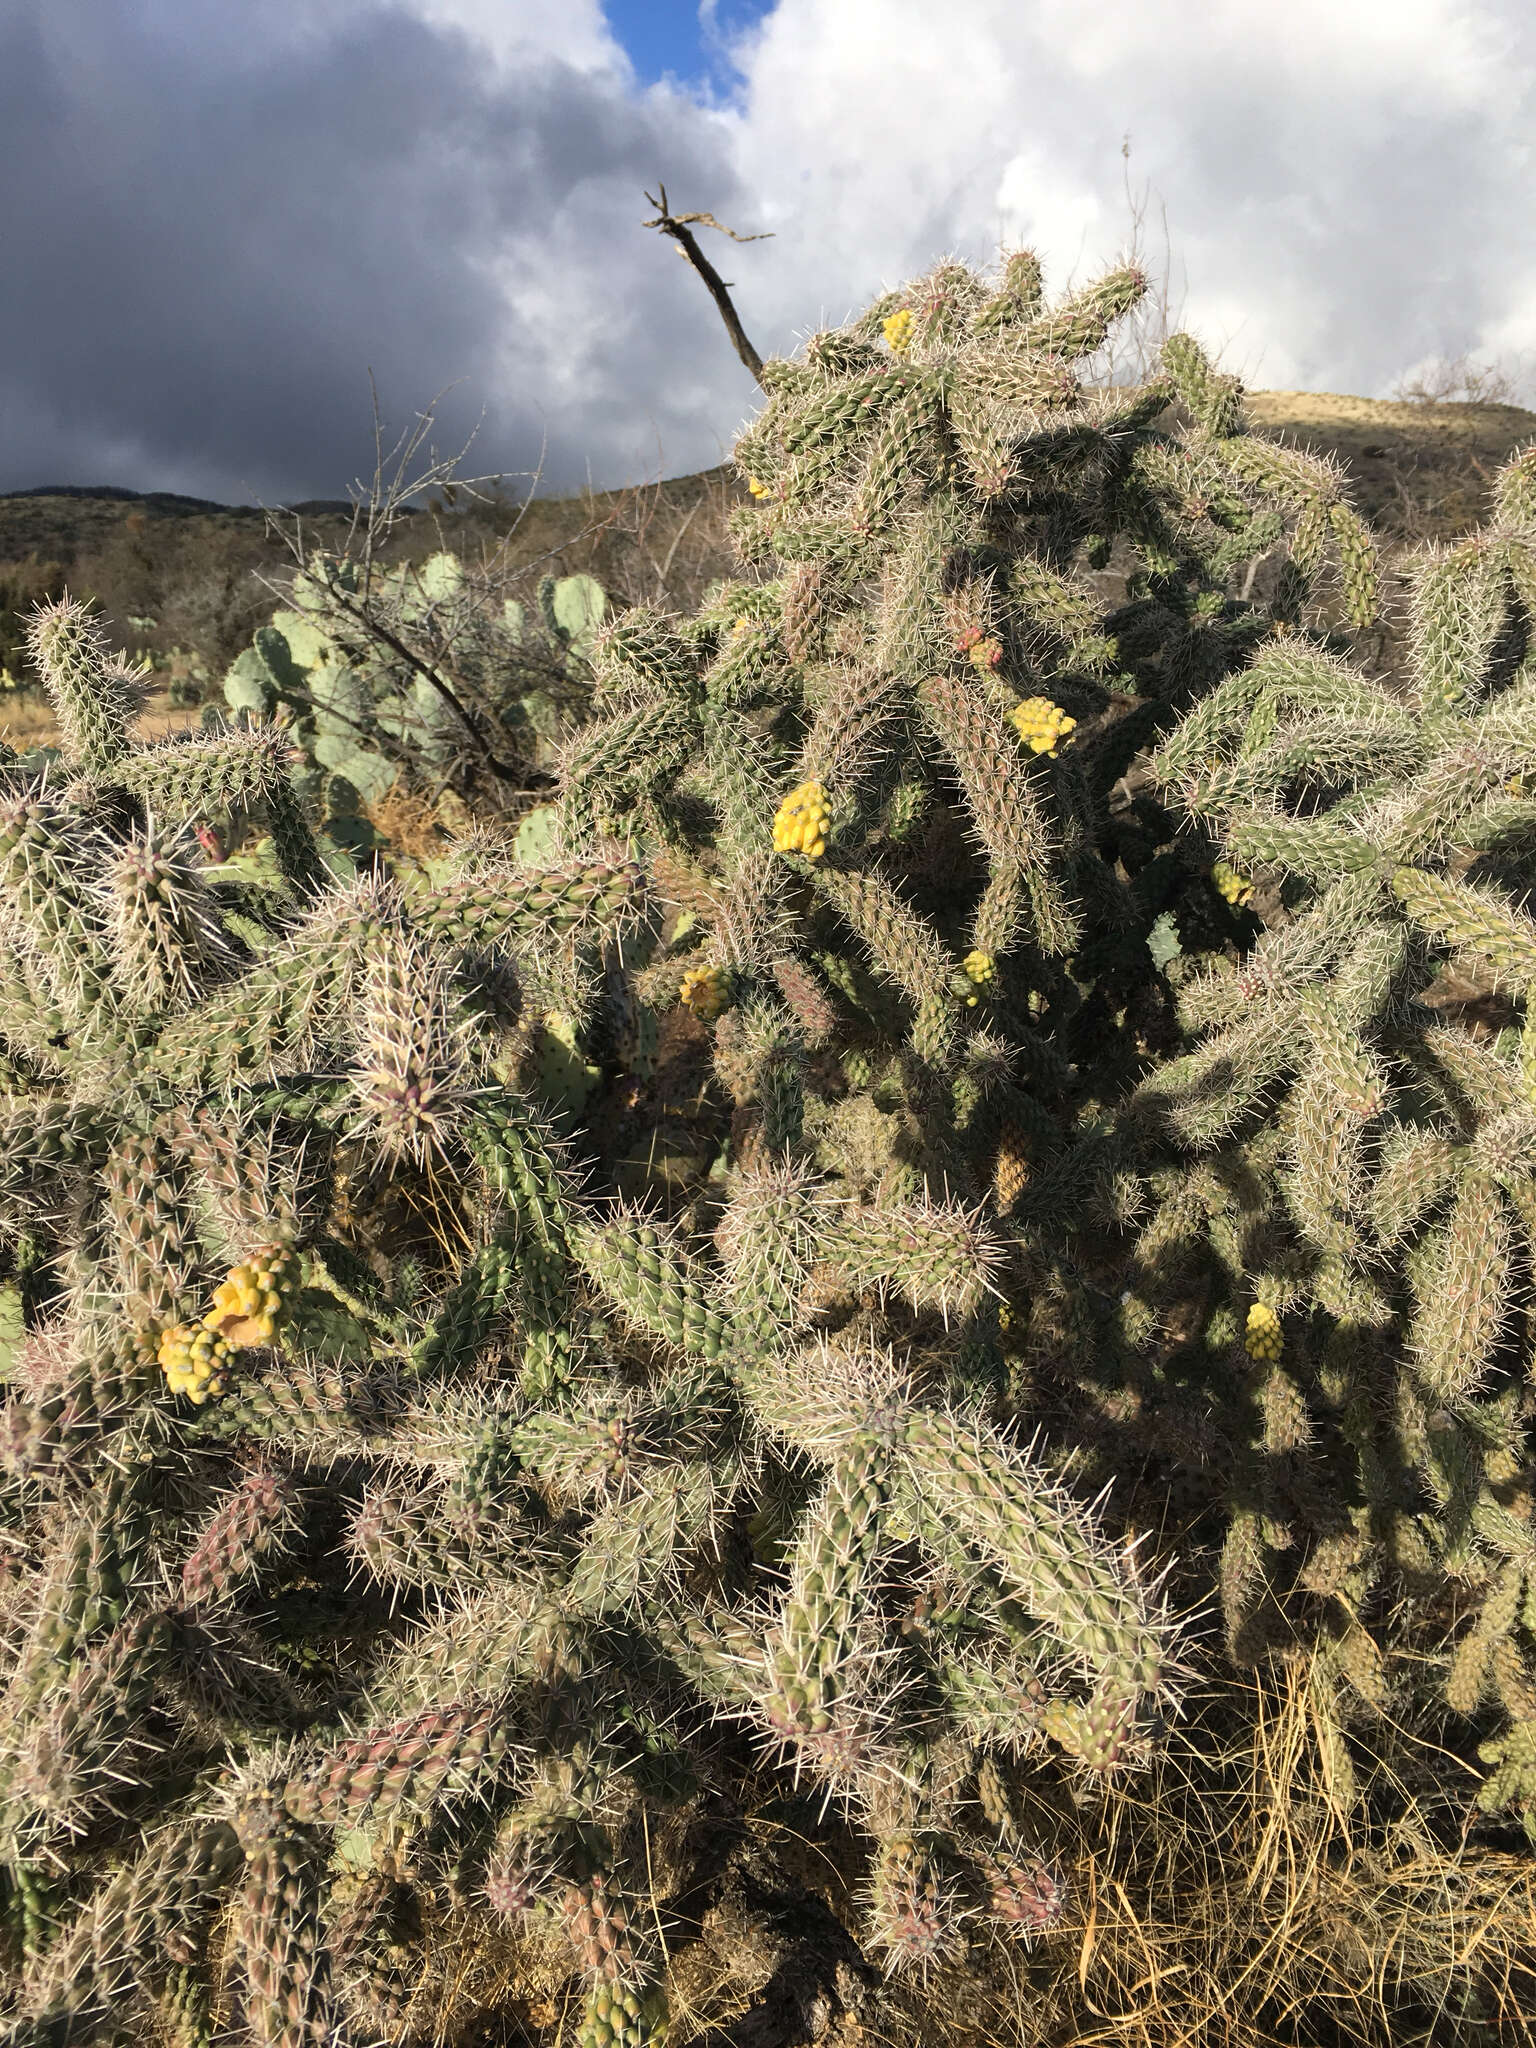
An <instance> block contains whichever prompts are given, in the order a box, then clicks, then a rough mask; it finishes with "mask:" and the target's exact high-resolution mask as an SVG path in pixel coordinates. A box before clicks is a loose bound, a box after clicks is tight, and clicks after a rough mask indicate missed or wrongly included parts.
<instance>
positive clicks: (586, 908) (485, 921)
mask: <svg viewBox="0 0 1536 2048" xmlns="http://www.w3.org/2000/svg"><path fill="white" fill-rule="evenodd" d="M641 888H642V879H641V872H640V869H639V868H638V867H637V866H635V865H633V864H631V863H621V864H619V865H617V866H614V865H610V864H608V863H606V862H591V863H588V864H586V865H583V866H576V867H569V868H553V869H549V870H546V871H544V872H543V873H538V874H532V875H530V874H528V873H526V872H525V871H523V870H515V871H511V872H509V873H508V874H507V875H506V876H505V877H504V878H499V879H497V880H495V881H484V882H481V881H475V882H457V883H453V884H451V885H450V886H449V887H447V888H445V889H441V890H438V891H436V892H434V893H433V894H431V895H425V896H422V897H420V898H418V899H416V900H415V901H414V902H413V903H412V905H411V910H412V914H413V916H414V918H415V919H416V921H417V922H418V923H419V924H421V925H422V926H423V927H424V928H425V929H426V930H428V931H434V932H441V933H442V934H443V936H444V937H445V938H449V939H454V940H457V941H458V942H459V944H461V945H476V946H488V945H495V944H497V943H498V942H499V941H501V940H515V939H516V938H518V937H520V936H521V935H522V934H524V933H530V932H574V931H577V930H584V929H587V928H596V927H601V928H603V929H605V930H611V929H612V927H613V926H614V923H615V921H623V922H629V921H630V920H632V919H633V917H634V916H635V915H636V914H637V913H638V911H639V908H640V902H641Z"/></svg>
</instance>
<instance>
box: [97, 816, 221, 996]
mask: <svg viewBox="0 0 1536 2048" xmlns="http://www.w3.org/2000/svg"><path fill="white" fill-rule="evenodd" d="M202 866H203V864H202V857H201V853H200V851H199V850H198V847H197V840H196V837H195V835H194V834H193V833H192V832H191V831H190V830H189V829H187V828H186V827H182V828H179V829H177V830H174V831H171V832H163V831H161V832H157V831H156V830H155V828H154V826H153V824H151V825H150V826H149V828H148V829H147V830H146V832H145V833H144V835H143V837H142V838H140V837H135V838H131V839H129V840H128V841H127V842H126V843H125V844H124V845H123V847H122V849H121V850H120V852H119V853H118V855H117V857H116V859H115V860H114V861H113V863H112V864H111V866H110V867H109V869H108V872H107V888H108V913H107V930H108V933H109V935H110V939H111V944H112V953H113V968H114V973H115V975H116V978H117V980H118V981H119V983H120V984H121V986H122V988H123V990H124V993H125V994H126V995H127V997H128V998H129V1000H130V1001H131V1002H133V1003H135V1004H136V1005H137V1006H138V1007H140V1008H142V1009H145V1010H163V1009H170V1008H173V1007H180V1006H184V1005H186V1004H188V1003H190V1002H192V1001H193V1000H194V999H195V998H196V996H197V995H198V993H199V992H200V990H201V988H202V987H203V986H204V985H205V984H206V983H207V982H208V981H209V980H210V979H212V978H213V977H214V976H215V975H216V974H217V972H218V970H219V969H220V967H221V966H224V965H225V964H227V962H228V960H229V957H230V948H229V944H228V941H227V940H226V938H225V936H224V933H223V931H222V930H221V928H220V926H219V923H218V918H217V913H216V910H215V908H214V905H213V903H212V901H211V898H210V895H209V891H208V887H207V884H206V882H205V880H204V877H203V872H202Z"/></svg>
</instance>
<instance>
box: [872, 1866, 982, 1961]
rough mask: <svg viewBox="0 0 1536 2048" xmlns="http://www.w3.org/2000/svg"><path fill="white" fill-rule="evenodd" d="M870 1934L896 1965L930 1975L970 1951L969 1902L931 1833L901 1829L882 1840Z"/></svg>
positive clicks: (876, 1868)
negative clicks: (968, 1934) (967, 1934)
mask: <svg viewBox="0 0 1536 2048" xmlns="http://www.w3.org/2000/svg"><path fill="white" fill-rule="evenodd" d="M869 1908H870V1912H869V1920H870V1939H871V1942H872V1943H873V1945H874V1946H875V1948H876V1949H878V1950H879V1951H880V1952H881V1953H883V1955H884V1956H885V1959H886V1962H887V1965H888V1966H889V1967H890V1968H891V1969H893V1970H899V1971H902V1972H904V1973H905V1972H911V1973H913V1974H915V1975H918V1976H926V1975H927V1972H928V1971H929V1970H930V1969H931V1968H933V1967H934V1966H935V1965H937V1964H942V1963H953V1962H958V1961H959V1959H960V1958H961V1957H962V1956H963V1955H964V1954H965V1949H966V1939H965V1924H964V1923H965V1917H966V1916H965V1905H964V1900H963V1897H962V1894H961V1890H960V1886H959V1884H958V1882H957V1881H956V1879H955V1878H954V1877H953V1876H952V1875H951V1874H950V1873H949V1872H948V1871H946V1870H945V1869H944V1867H943V1862H942V1860H941V1856H940V1852H939V1847H938V1844H937V1843H936V1842H935V1841H934V1840H933V1839H932V1838H931V1837H929V1836H927V1835H923V1834H915V1833H910V1832H908V1831H905V1830H903V1831H901V1832H898V1833H896V1834H892V1835H887V1836H886V1838H885V1840H884V1841H883V1842H882V1843H881V1844H880V1848H879V1852H878V1855H877V1858H876V1862H875V1872H874V1878H873V1881H872V1883H871V1886H870V1897H869Z"/></svg>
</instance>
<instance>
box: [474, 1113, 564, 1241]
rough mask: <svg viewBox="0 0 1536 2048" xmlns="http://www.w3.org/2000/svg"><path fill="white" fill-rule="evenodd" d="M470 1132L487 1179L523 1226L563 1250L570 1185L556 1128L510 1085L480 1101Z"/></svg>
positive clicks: (529, 1232) (524, 1229)
mask: <svg viewBox="0 0 1536 2048" xmlns="http://www.w3.org/2000/svg"><path fill="white" fill-rule="evenodd" d="M469 1135H470V1143H471V1144H472V1146H473V1147H474V1151H475V1156H476V1158H477V1159H478V1160H479V1161H480V1164H481V1167H482V1168H483V1170H484V1172H485V1174H486V1177H487V1179H488V1180H489V1181H490V1183H491V1185H492V1187H493V1188H494V1189H495V1190H496V1192H497V1193H498V1194H499V1195H500V1197H501V1199H502V1200H503V1201H504V1202H505V1203H506V1204H507V1205H508V1207H509V1208H510V1209H511V1210H512V1211H513V1214H514V1215H515V1216H516V1218H517V1222H518V1227H519V1229H520V1230H521V1231H522V1232H523V1233H525V1234H526V1235H529V1236H533V1237H537V1238H538V1239H540V1240H541V1242H542V1243H543V1244H544V1246H545V1247H546V1249H548V1250H550V1251H559V1250H561V1249H562V1248H563V1246H564V1242H565V1230H566V1224H567V1222H568V1221H569V1217H570V1209H569V1201H570V1190H569V1188H568V1186H567V1179H568V1175H567V1173H566V1170H565V1168H564V1167H563V1166H562V1164H561V1160H560V1149H559V1141H558V1140H557V1139H556V1138H555V1137H554V1135H553V1133H552V1132H551V1131H549V1130H548V1129H547V1128H546V1127H545V1125H544V1124H543V1123H542V1122H541V1120H540V1119H539V1117H538V1116H537V1115H536V1113H535V1112H534V1111H533V1109H532V1108H531V1107H530V1106H529V1105H528V1104H527V1103H526V1102H524V1101H522V1100H521V1098H520V1097H518V1096H515V1095H513V1094H511V1093H510V1092H508V1091H504V1092H502V1093H501V1094H499V1095H496V1096H493V1097H491V1098H490V1099H488V1100H484V1101H482V1102H480V1103H478V1104H477V1105H476V1108H475V1113H474V1119H473V1122H472V1124H471V1127H470V1134H469Z"/></svg>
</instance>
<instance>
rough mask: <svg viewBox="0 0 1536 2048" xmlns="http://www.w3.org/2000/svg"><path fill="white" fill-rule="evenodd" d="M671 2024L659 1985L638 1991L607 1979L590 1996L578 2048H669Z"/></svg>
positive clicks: (577, 2034) (584, 2010)
mask: <svg viewBox="0 0 1536 2048" xmlns="http://www.w3.org/2000/svg"><path fill="white" fill-rule="evenodd" d="M669 2032H670V2023H669V2018H668V2012H667V2002H666V1996H665V1994H664V1992H663V1991H662V1990H661V1988H660V1986H659V1985H658V1986H653V1987H651V1988H650V1989H638V1988H637V1987H635V1986H634V1985H630V1984H624V1983H610V1982H609V1981H608V1980H607V1979H606V1978H605V1979H603V1980H601V1981H600V1982H598V1983H596V1984H594V1985H593V1986H592V1988H591V1990H590V1991H589V1992H588V1993H587V2002H586V2005H585V2006H584V2007H583V2009H582V2015H581V2024H580V2025H579V2026H578V2027H577V2029H576V2048H666V2041H667V2036H668V2034H669Z"/></svg>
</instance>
